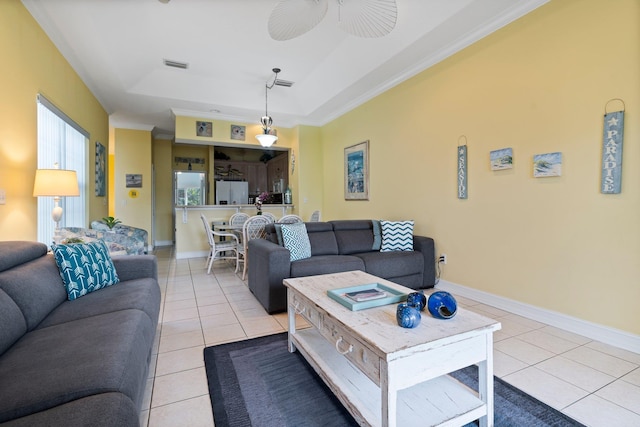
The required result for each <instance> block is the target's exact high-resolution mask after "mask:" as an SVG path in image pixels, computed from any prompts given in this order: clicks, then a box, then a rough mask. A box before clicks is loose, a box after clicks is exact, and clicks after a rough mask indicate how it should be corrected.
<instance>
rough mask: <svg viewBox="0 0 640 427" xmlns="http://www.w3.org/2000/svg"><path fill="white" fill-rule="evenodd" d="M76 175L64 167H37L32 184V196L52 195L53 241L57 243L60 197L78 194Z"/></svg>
mask: <svg viewBox="0 0 640 427" xmlns="http://www.w3.org/2000/svg"><path fill="white" fill-rule="evenodd" d="M79 195H80V190H79V189H78V177H77V176H76V171H72V170H65V169H37V170H36V180H35V183H34V184H33V197H41V196H49V197H51V196H52V197H53V203H54V207H53V211H51V218H53V221H54V222H55V223H56V228H55V231H54V235H53V241H54V242H55V243H59V236H60V219H61V218H62V208H61V207H60V197H63V196H79Z"/></svg>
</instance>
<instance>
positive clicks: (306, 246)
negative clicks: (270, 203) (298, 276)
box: [281, 223, 311, 261]
mask: <svg viewBox="0 0 640 427" xmlns="http://www.w3.org/2000/svg"><path fill="white" fill-rule="evenodd" d="M281 229H282V242H283V243H284V247H285V248H287V249H289V254H290V258H291V261H296V260H299V259H305V258H309V257H310V256H311V243H309V236H308V235H307V229H306V227H305V226H304V224H303V223H298V224H282V227H281Z"/></svg>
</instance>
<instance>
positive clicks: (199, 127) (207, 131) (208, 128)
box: [196, 121, 213, 137]
mask: <svg viewBox="0 0 640 427" xmlns="http://www.w3.org/2000/svg"><path fill="white" fill-rule="evenodd" d="M196 136H208V137H211V136H213V122H201V121H196Z"/></svg>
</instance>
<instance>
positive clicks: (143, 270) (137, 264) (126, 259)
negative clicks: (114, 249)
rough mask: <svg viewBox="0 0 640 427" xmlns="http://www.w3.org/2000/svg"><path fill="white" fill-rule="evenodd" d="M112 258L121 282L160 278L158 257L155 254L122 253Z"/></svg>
mask: <svg viewBox="0 0 640 427" xmlns="http://www.w3.org/2000/svg"><path fill="white" fill-rule="evenodd" d="M111 259H112V260H113V265H114V267H115V268H116V273H118V278H119V279H120V281H121V282H124V281H126V280H134V279H145V278H152V279H155V280H156V281H157V280H158V259H157V258H156V256H155V255H121V256H114V257H111Z"/></svg>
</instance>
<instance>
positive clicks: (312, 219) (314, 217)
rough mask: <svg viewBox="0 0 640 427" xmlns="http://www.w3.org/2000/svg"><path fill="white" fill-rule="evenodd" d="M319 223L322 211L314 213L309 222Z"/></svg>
mask: <svg viewBox="0 0 640 427" xmlns="http://www.w3.org/2000/svg"><path fill="white" fill-rule="evenodd" d="M318 221H320V211H313V213H312V214H311V219H310V220H309V222H318Z"/></svg>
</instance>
